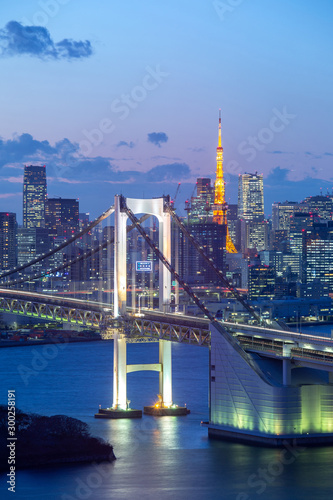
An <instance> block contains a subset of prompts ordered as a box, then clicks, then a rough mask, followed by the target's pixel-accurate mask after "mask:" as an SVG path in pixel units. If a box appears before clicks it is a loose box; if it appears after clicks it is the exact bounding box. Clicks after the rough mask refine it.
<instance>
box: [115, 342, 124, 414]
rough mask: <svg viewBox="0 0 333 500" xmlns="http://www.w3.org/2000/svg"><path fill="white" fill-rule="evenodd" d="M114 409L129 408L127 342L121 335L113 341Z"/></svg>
mask: <svg viewBox="0 0 333 500" xmlns="http://www.w3.org/2000/svg"><path fill="white" fill-rule="evenodd" d="M112 408H114V409H118V410H126V408H127V366H126V341H125V339H124V338H121V336H120V335H119V334H117V335H115V337H114V341H113V405H112Z"/></svg>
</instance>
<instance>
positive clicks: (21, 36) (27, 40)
mask: <svg viewBox="0 0 333 500" xmlns="http://www.w3.org/2000/svg"><path fill="white" fill-rule="evenodd" d="M91 54H92V47H91V43H90V42H89V40H85V41H78V42H76V41H75V40H71V39H68V38H65V39H64V40H62V41H60V42H58V43H55V42H54V41H53V40H52V38H51V35H50V33H49V31H48V30H47V29H46V28H44V27H43V26H23V25H22V24H21V23H19V22H17V21H10V22H9V23H7V24H6V26H5V27H4V28H2V29H1V30H0V55H1V56H2V57H5V56H7V57H13V56H16V55H30V56H35V57H39V58H41V59H68V60H70V59H81V58H84V57H89V56H91Z"/></svg>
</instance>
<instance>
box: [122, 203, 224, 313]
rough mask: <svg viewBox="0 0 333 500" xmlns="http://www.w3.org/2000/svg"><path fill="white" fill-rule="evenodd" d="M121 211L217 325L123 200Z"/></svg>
mask: <svg viewBox="0 0 333 500" xmlns="http://www.w3.org/2000/svg"><path fill="white" fill-rule="evenodd" d="M122 210H124V211H125V212H126V214H127V216H128V218H129V219H130V220H131V221H132V222H133V224H134V225H135V227H136V228H137V230H138V231H139V233H140V234H141V236H143V238H144V239H145V240H146V242H147V243H148V245H149V246H150V248H151V249H152V250H153V252H154V253H155V255H156V256H157V257H158V259H159V260H160V261H161V262H162V264H163V265H164V266H165V267H166V268H167V269H168V271H169V272H170V273H171V274H172V275H173V276H174V277H175V279H176V280H177V281H178V283H179V284H180V285H181V286H182V287H183V288H184V290H185V292H186V293H187V294H188V295H189V296H190V297H191V299H192V300H193V301H194V302H195V303H196V305H197V306H198V307H199V309H200V310H201V311H202V312H203V313H204V315H205V316H207V318H209V319H210V321H211V322H212V323H217V321H216V319H215V318H214V316H213V315H212V313H211V312H210V311H209V310H208V309H207V307H206V306H205V305H204V304H203V303H202V302H201V300H200V299H199V297H198V296H197V295H196V294H195V293H194V292H193V290H192V288H191V287H190V286H189V285H188V284H187V283H185V281H184V280H183V279H182V278H181V277H180V276H179V274H178V273H177V272H176V271H175V269H174V268H173V267H172V265H171V264H170V262H169V261H168V260H167V259H166V258H165V257H164V255H163V254H162V252H161V251H160V250H159V249H158V248H157V246H156V245H155V244H154V243H153V241H152V240H151V239H150V237H149V236H148V234H147V233H146V231H145V230H144V229H143V227H142V226H141V225H140V222H139V220H138V219H137V218H136V217H135V215H134V214H133V212H132V211H131V210H130V209H129V208H128V207H127V205H126V203H125V198H124V199H123V200H122Z"/></svg>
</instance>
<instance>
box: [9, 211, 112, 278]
mask: <svg viewBox="0 0 333 500" xmlns="http://www.w3.org/2000/svg"><path fill="white" fill-rule="evenodd" d="M113 212H114V205H112V207H110V208H108V209H107V210H106V211H105V212H103V213H102V215H100V216H99V217H97V219H95V220H94V221H93V222H91V223H90V224H89V225H88V226H87V227H86V228H85V229H82V231H80V232H79V233H77V234H75V235H74V236H72V237H71V238H69V239H68V240H66V241H64V242H63V243H62V244H61V245H59V246H57V247H55V248H53V249H52V250H50V251H49V252H47V253H44V254H43V255H40V256H39V257H36V258H35V259H33V260H31V261H29V262H27V263H26V264H23V265H22V266H17V267H15V268H14V269H11V270H10V271H6V272H5V273H3V274H0V279H1V278H5V277H6V276H10V275H12V274H15V273H17V272H19V271H23V270H24V269H26V268H27V267H30V266H33V265H34V264H38V262H41V261H42V260H44V259H47V258H48V257H52V255H54V254H55V253H57V252H59V251H60V250H63V249H64V248H66V247H67V246H68V245H70V244H71V243H73V242H74V241H76V240H77V239H79V238H81V236H84V235H85V234H87V233H88V232H89V231H91V229H93V228H94V227H95V226H97V224H99V223H100V222H102V221H103V220H104V219H106V218H107V217H109V215H111V214H112V213H113Z"/></svg>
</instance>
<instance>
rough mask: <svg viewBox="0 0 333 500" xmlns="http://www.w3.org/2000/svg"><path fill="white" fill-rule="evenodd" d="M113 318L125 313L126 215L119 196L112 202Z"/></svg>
mask: <svg viewBox="0 0 333 500" xmlns="http://www.w3.org/2000/svg"><path fill="white" fill-rule="evenodd" d="M114 208H115V210H114V317H115V318H117V317H118V316H119V315H120V314H122V313H125V312H126V298H127V277H126V256H127V248H126V240H127V231H126V221H127V215H126V213H125V212H121V210H120V196H115V202H114Z"/></svg>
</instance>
